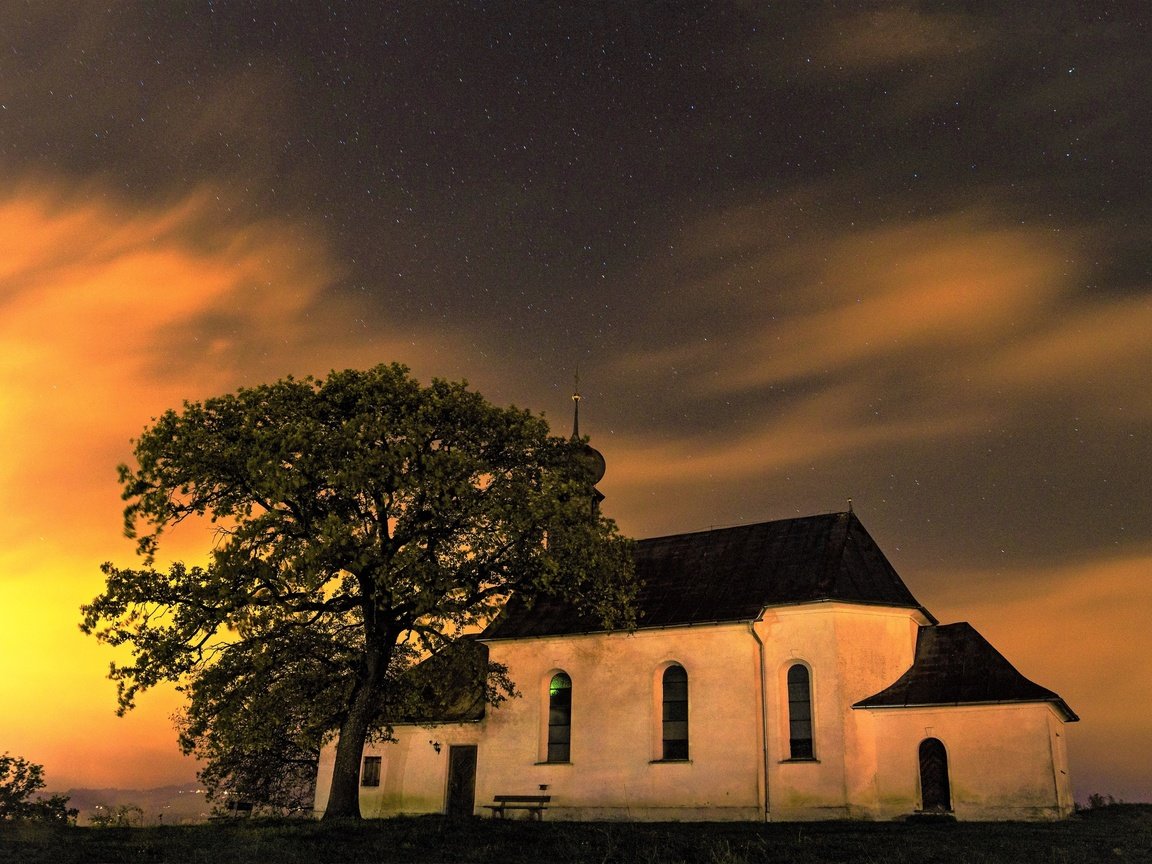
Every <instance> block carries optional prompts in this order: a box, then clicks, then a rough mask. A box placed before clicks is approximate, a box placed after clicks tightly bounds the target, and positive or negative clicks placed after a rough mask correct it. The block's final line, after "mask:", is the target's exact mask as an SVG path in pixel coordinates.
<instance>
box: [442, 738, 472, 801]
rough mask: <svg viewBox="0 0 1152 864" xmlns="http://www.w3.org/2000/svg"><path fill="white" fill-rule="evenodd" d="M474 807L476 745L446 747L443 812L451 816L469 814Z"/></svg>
mask: <svg viewBox="0 0 1152 864" xmlns="http://www.w3.org/2000/svg"><path fill="white" fill-rule="evenodd" d="M475 809H476V745H475V744H463V745H456V744H454V745H452V746H450V747H449V748H448V795H447V800H446V801H445V803H444V812H445V813H447V814H448V815H449V816H451V817H453V818H459V817H461V816H471V815H472V814H473V812H474V811H475Z"/></svg>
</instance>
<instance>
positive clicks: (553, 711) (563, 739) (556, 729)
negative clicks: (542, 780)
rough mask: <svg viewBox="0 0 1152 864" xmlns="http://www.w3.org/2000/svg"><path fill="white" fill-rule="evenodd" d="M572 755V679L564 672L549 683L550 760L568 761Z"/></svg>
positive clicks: (557, 674) (553, 677) (559, 673)
mask: <svg viewBox="0 0 1152 864" xmlns="http://www.w3.org/2000/svg"><path fill="white" fill-rule="evenodd" d="M571 756H572V679H571V678H569V677H568V676H567V675H566V674H565V673H564V672H557V673H556V674H555V675H553V676H552V682H551V683H550V684H549V685H548V761H549V762H568V761H570V760H571Z"/></svg>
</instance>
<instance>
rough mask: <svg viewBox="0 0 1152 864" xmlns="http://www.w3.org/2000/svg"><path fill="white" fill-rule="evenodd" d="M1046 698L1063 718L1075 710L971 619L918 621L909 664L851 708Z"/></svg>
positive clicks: (1072, 718)
mask: <svg viewBox="0 0 1152 864" xmlns="http://www.w3.org/2000/svg"><path fill="white" fill-rule="evenodd" d="M1010 702H1051V703H1053V704H1054V705H1055V707H1056V708H1057V710H1059V711H1060V712H1062V713H1063V714H1064V716H1065V719H1066V720H1068V721H1069V722H1075V721H1076V720H1079V719H1080V718H1079V717H1077V716H1076V712H1074V711H1073V710H1072V709H1071V708H1069V707H1068V704H1067V703H1066V702H1065V701H1064V700H1063V699H1061V698H1060V697H1059V696H1058V695H1057V694H1055V693H1053V692H1052V691H1051V690H1048V689H1047V688H1045V687H1041V686H1040V685H1039V684H1035V683H1033V682H1032V681H1029V680H1028V679H1027V678H1025V677H1024V676H1023V675H1021V674H1020V673H1019V672H1018V671H1016V667H1015V666H1013V665H1012V664H1011V663H1010V662H1008V660H1007V659H1006V658H1005V657H1004V655H1003V654H1001V653H1000V652H999V651H997V650H996V649H995V648H993V647H992V645H991V644H990V643H989V642H988V640H987V639H985V638H984V637H983V636H981V635H980V634H979V633H978V632H977V631H976V628H974V627H973V626H972V625H971V624H969V623H968V622H966V621H961V622H959V623H957V624H938V625H935V626H931V627H921V628H920V631H919V633H918V635H917V637H916V654H915V657H914V658H913V661H912V666H911V668H909V669H908V671H907V672H905V673H904V674H903V675H901V676H900V678H898V679H897V680H896V682H895V683H894V684H892V686H890V687H887V688H885V689H883V690H881V691H880V692H879V693H877V694H875V695H874V696H869V697H868V698H867V699H861V700H860V701H859V702H857V703H856V704H855V705H853V706H852V707H853V708H911V707H919V706H932V705H986V704H990V703H1010Z"/></svg>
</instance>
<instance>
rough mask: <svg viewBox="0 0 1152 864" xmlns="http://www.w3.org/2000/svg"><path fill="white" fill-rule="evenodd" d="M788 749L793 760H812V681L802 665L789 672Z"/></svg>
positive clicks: (793, 667) (792, 668)
mask: <svg viewBox="0 0 1152 864" xmlns="http://www.w3.org/2000/svg"><path fill="white" fill-rule="evenodd" d="M788 747H789V750H790V757H791V758H792V759H811V758H812V757H813V749H812V681H811V677H810V676H809V674H808V669H807V668H806V667H804V666H801V665H800V664H797V665H795V666H792V667H791V668H790V669H789V670H788Z"/></svg>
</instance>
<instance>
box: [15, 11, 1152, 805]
mask: <svg viewBox="0 0 1152 864" xmlns="http://www.w3.org/2000/svg"><path fill="white" fill-rule="evenodd" d="M210 5H211V4H207V5H205V6H204V8H203V9H201V8H200V7H196V8H194V9H193V8H191V7H189V8H188V9H186V10H185V12H184V13H181V14H177V13H176V12H175V11H172V10H169V9H166V8H164V9H161V8H157V9H148V10H145V9H143V8H142V7H141V6H140V5H139V4H132V3H113V4H111V5H110V7H109V8H108V9H106V10H97V9H95V8H86V9H84V10H83V11H82V12H80V13H77V14H76V15H75V20H72V17H71V16H72V15H73V13H72V11H71V7H70V5H69V4H65V3H61V2H55V0H47V2H45V3H43V4H42V8H37V9H30V10H27V9H23V8H22V11H21V12H20V14H19V15H16V14H15V12H14V11H13V10H9V13H8V14H9V15H11V16H12V17H13V21H14V22H15V23H14V25H13V29H12V33H11V35H10V39H12V40H14V45H15V46H16V47H17V48H18V49H19V50H12V51H9V52H6V53H5V56H4V57H3V58H2V59H0V81H5V82H10V86H9V88H8V89H9V91H10V92H4V93H0V166H2V167H3V169H4V170H3V172H2V174H0V176H2V177H3V178H4V180H3V182H2V184H0V507H2V510H3V512H4V514H5V518H4V520H3V522H2V523H0V672H2V674H0V752H3V751H8V752H11V753H13V754H15V755H20V756H23V757H25V758H27V759H30V760H32V761H34V762H38V763H42V764H44V765H45V768H46V776H47V780H48V783H49V787H50V788H51V789H53V790H64V789H67V788H69V787H79V786H88V787H104V786H119V787H125V788H139V787H146V786H152V785H163V784H168V783H175V782H192V781H193V780H194V777H195V771H196V766H195V764H194V763H193V762H192V761H191V760H190V759H187V758H185V757H182V756H181V755H180V754H179V752H178V749H177V746H176V735H175V732H174V730H173V728H172V723H171V720H170V717H171V715H172V714H173V713H174V712H175V711H176V710H178V708H179V706H180V704H181V703H180V697H179V694H178V693H176V692H174V690H173V689H172V688H164V689H161V690H159V691H157V692H155V693H151V692H150V693H147V694H145V695H144V696H143V697H141V699H140V700H139V707H138V708H137V709H136V710H135V711H134V712H131V713H130V714H129V716H127V717H125V718H117V717H116V716H115V713H114V712H115V707H116V704H115V685H114V684H113V683H112V682H110V681H108V680H107V678H106V675H107V670H108V664H109V662H110V661H111V659H112V653H111V650H110V649H108V648H106V647H105V646H102V645H100V644H99V643H97V641H96V640H95V639H92V638H91V637H86V636H84V635H82V634H81V633H80V631H79V629H78V624H79V620H80V611H79V607H80V605H81V604H83V603H86V602H89V601H90V600H91V599H92V598H93V597H94V596H95V595H96V594H97V593H98V592H99V591H100V589H101V585H102V575H101V573H100V570H99V567H100V564H101V563H103V562H104V561H114V562H115V563H117V564H118V565H122V566H130V565H131V564H132V562H133V561H134V560H137V559H135V556H134V549H133V544H132V542H131V541H130V540H128V539H126V538H125V537H124V536H123V533H122V530H123V525H122V509H123V502H122V501H121V499H120V488H119V486H118V484H117V480H116V466H117V465H118V464H119V463H122V462H126V461H129V460H130V459H131V454H132V439H133V438H134V437H136V436H137V435H139V434H140V432H141V430H142V429H143V428H145V426H146V425H147V424H148V423H149V421H150V419H151V418H153V417H155V416H157V415H159V414H160V413H161V412H163V411H165V410H167V409H169V408H178V407H179V406H180V405H181V404H182V403H183V402H184V401H185V400H201V399H204V398H207V397H210V396H214V395H218V394H222V393H227V392H231V391H234V390H235V389H236V388H238V387H241V386H249V385H255V384H259V383H264V382H270V381H274V380H277V379H280V378H283V377H285V376H287V375H293V376H297V377H303V376H307V375H314V376H324V375H326V374H327V373H328V372H329V371H330V370H332V369H343V368H367V367H369V366H372V365H375V364H376V363H381V362H392V361H396V362H401V363H405V364H407V365H409V366H410V367H411V368H412V370H413V373H414V374H415V375H416V376H417V377H418V378H420V379H421V380H423V381H428V380H429V379H431V378H432V377H444V378H449V379H454V380H456V379H467V380H468V381H469V382H470V384H471V385H472V386H473V387H475V389H477V390H479V391H480V392H481V393H483V394H484V395H485V396H486V397H487V398H488V399H490V400H491V401H493V402H496V403H499V404H516V405H520V406H523V407H528V408H530V409H532V410H534V411H543V412H545V413H546V414H547V416H548V418H549V421H550V422H551V424H552V428H553V430H554V431H555V432H557V433H560V434H564V433H566V432H567V430H568V429H569V428H570V423H571V416H570V414H569V412H570V410H571V402H570V401H569V398H568V397H569V395H570V388H571V384H572V380H573V375H574V372H575V369H576V367H577V366H578V367H579V374H580V381H581V385H582V392H583V395H584V401H583V403H582V405H581V431H583V432H585V433H586V434H590V436H591V439H592V442H593V443H594V445H595V446H596V447H597V448H598V449H599V450H600V451H601V452H602V453H603V454H604V456H605V459H606V461H607V475H606V477H605V479H604V481H603V482H602V484H601V485H600V488H601V490H602V491H603V492H604V493H605V495H606V496H607V498H606V500H605V502H604V510H605V513H606V514H607V515H609V516H611V517H613V518H615V519H616V520H617V522H618V523H619V525H620V527H621V529H622V531H623V532H624V533H626V534H628V535H631V536H635V537H645V536H655V535H661V534H669V533H677V532H685V531H693V530H699V529H705V528H708V527H710V526H718V525H726V524H736V523H748V522H758V521H763V520H767V519H775V518H786V517H790V516H795V515H806V514H809V513H815V512H825V511H831V510H840V509H846V507H847V503H846V502H847V500H848V498H851V499H852V501H853V507H854V509H855V511H856V513H857V514H858V515H859V516H860V518H861V520H862V521H863V523H864V524H865V526H866V527H867V528H868V530H869V532H870V533H871V534H872V536H873V537H874V538H875V539H876V541H877V543H878V544H879V546H880V547H881V549H883V550H884V552H885V553H886V554H887V555H888V557H889V558H890V560H891V561H892V563H893V564H894V565H895V567H896V569H897V570H898V572H899V573H900V575H901V577H902V578H903V579H904V581H905V583H906V584H907V585H908V587H909V588H910V590H911V591H912V592H913V594H914V595H915V596H916V597H917V599H918V600H919V601H920V602H922V603H923V604H924V605H925V606H926V607H927V608H928V609H929V610H930V611H932V612H933V613H934V614H935V615H936V616H937V617H938V618H940V619H941V621H948V622H950V621H957V620H966V621H970V622H971V623H972V625H973V626H974V627H976V628H977V629H978V630H979V631H980V632H981V633H982V634H983V635H985V636H986V637H987V638H988V640H989V641H990V642H991V643H992V644H993V645H995V646H996V648H997V649H998V650H1000V651H1001V652H1002V653H1003V654H1004V655H1005V656H1007V657H1008V658H1009V659H1010V660H1011V661H1012V662H1013V663H1014V664H1015V665H1016V666H1017V668H1018V669H1019V670H1020V671H1021V672H1022V673H1023V674H1024V675H1026V676H1027V677H1029V678H1031V679H1032V680H1034V681H1036V682H1037V683H1039V684H1041V685H1043V686H1045V687H1048V688H1050V689H1052V690H1055V691H1056V692H1058V693H1059V694H1060V695H1061V696H1062V697H1063V698H1064V699H1065V700H1066V701H1067V702H1068V703H1069V705H1071V706H1072V708H1073V709H1074V710H1075V711H1076V712H1077V713H1078V714H1079V715H1080V717H1081V718H1082V722H1081V723H1079V724H1076V725H1074V726H1073V727H1071V728H1070V732H1071V736H1072V738H1071V744H1070V755H1071V764H1072V779H1073V783H1074V786H1075V789H1076V794H1077V798H1078V799H1080V800H1083V799H1085V798H1086V797H1087V795H1088V794H1089V793H1092V792H1099V793H1102V794H1113V795H1116V796H1117V797H1120V798H1124V799H1126V800H1152V774H1150V772H1149V770H1148V768H1147V766H1145V765H1144V764H1142V761H1141V759H1139V758H1134V754H1144V753H1147V752H1150V751H1152V721H1150V720H1149V719H1148V718H1147V716H1146V712H1144V711H1143V707H1144V706H1145V705H1146V704H1148V702H1149V700H1150V699H1152V683H1149V682H1152V635H1149V633H1148V632H1147V628H1146V627H1145V626H1144V618H1145V617H1146V616H1147V613H1148V610H1149V609H1152V588H1150V587H1149V586H1150V585H1152V580H1149V579H1148V574H1149V573H1150V572H1152V499H1149V496H1148V495H1147V491H1146V490H1147V485H1148V476H1147V475H1148V470H1149V469H1148V465H1149V464H1152V383H1150V381H1149V374H1148V370H1149V369H1152V339H1149V338H1148V336H1149V334H1150V333H1152V271H1150V270H1149V266H1148V261H1147V231H1148V226H1149V224H1152V219H1150V215H1152V213H1150V208H1152V205H1150V204H1149V201H1150V200H1152V199H1150V198H1149V197H1148V194H1147V192H1148V186H1149V182H1148V181H1149V179H1150V178H1149V170H1148V168H1147V167H1146V162H1147V160H1146V154H1145V153H1144V152H1143V149H1142V148H1143V146H1144V142H1145V140H1146V137H1147V132H1148V125H1149V119H1148V118H1149V117H1152V106H1150V105H1149V101H1150V99H1152V97H1150V96H1149V94H1148V93H1147V92H1146V90H1147V88H1146V86H1145V85H1144V81H1145V80H1146V76H1144V75H1143V73H1144V71H1145V70H1147V69H1148V67H1149V65H1152V61H1150V60H1149V58H1148V57H1147V56H1146V53H1147V52H1146V51H1144V50H1143V48H1142V43H1141V40H1140V39H1139V38H1138V37H1137V36H1135V35H1133V34H1134V33H1139V32H1144V33H1145V34H1146V32H1147V27H1148V26H1152V16H1148V14H1147V13H1139V12H1138V13H1135V15H1136V16H1137V17H1136V19H1135V20H1121V19H1116V20H1114V19H1113V18H1111V17H1109V16H1107V15H1101V16H1100V17H1091V16H1087V17H1084V16H1082V17H1080V18H1077V17H1076V16H1075V13H1074V11H1073V10H1072V6H1071V5H1069V6H1068V8H1067V9H1065V7H1064V5H1063V4H1056V7H1058V8H1057V9H1056V10H1052V9H1051V8H1050V7H1049V6H1048V5H1047V4H1045V5H1043V6H1041V5H1039V4H1024V6H1025V7H1029V8H1030V9H1031V13H1035V14H1026V13H1024V12H1018V13H1012V14H1009V13H1005V14H1004V17H991V16H984V15H981V14H978V13H974V12H965V13H961V12H948V13H944V12H932V11H924V10H922V9H921V8H920V7H919V6H913V5H911V4H908V5H905V4H896V5H895V6H889V5H884V7H883V8H881V7H876V8H873V7H872V6H871V5H869V4H861V6H860V8H859V10H857V11H855V12H849V13H845V12H838V11H836V10H834V9H832V8H831V7H827V8H825V7H824V6H823V4H812V6H813V8H812V9H808V8H807V7H806V4H796V5H797V7H801V6H804V8H790V9H787V10H767V9H765V10H759V9H758V8H756V6H755V4H746V3H738V2H732V3H722V4H715V5H707V6H706V8H705V7H701V8H700V9H697V10H694V11H690V10H687V9H665V8H663V7H661V6H653V7H651V8H649V7H645V8H644V9H643V10H640V9H637V10H632V11H630V12H623V11H621V12H619V13H615V12H603V13H602V14H595V13H594V12H593V11H592V10H591V9H577V8H572V9H567V10H566V11H561V10H551V11H548V12H544V11H541V12H540V13H539V14H538V16H537V17H533V16H531V15H528V14H527V13H525V12H524V11H523V10H521V9H519V8H517V7H516V6H515V5H510V6H507V7H504V6H498V7H494V8H493V9H489V10H481V9H479V8H472V7H471V6H469V5H468V4H455V3H445V4H436V3H434V4H432V7H435V8H431V7H430V8H429V9H428V10H416V9H406V10H400V9H379V10H377V9H373V10H370V11H369V10H367V9H365V10H363V11H360V12H341V11H339V10H328V9H325V10H323V11H314V12H310V13H307V14H305V13H304V12H298V13H292V14H291V15H288V14H287V13H285V15H286V17H285V16H282V18H281V20H277V21H275V22H274V21H272V19H271V17H269V16H267V15H265V14H263V13H255V12H254V13H252V14H251V15H249V16H247V18H246V17H245V16H242V15H238V13H235V12H234V11H228V10H223V9H216V11H212V10H211V9H210V8H209V7H210ZM1039 10H1044V11H1043V16H1041V17H1044V18H1045V19H1046V20H1044V21H1041V20H1036V18H1037V16H1039ZM269 14H270V13H269ZM17 19H18V20H17ZM1073 21H1074V23H1075V26H1073ZM65 22H68V23H67V26H65ZM1141 28H1143V30H1141ZM566 37H571V38H566ZM1021 46H1025V47H1027V48H1028V51H1030V52H1031V53H1027V52H1025V51H1024V49H1023V48H1022V47H1021ZM11 82H17V83H15V84H12V83H11ZM211 542H212V537H211V534H210V532H209V531H208V530H207V529H206V528H205V527H204V526H186V527H185V528H182V529H181V530H179V531H177V532H175V533H173V534H172V536H170V537H169V536H166V537H165V538H164V539H163V540H162V542H161V547H160V549H161V558H162V559H163V560H165V561H171V560H181V559H183V560H189V561H197V560H202V559H203V558H204V556H205V555H206V554H207V551H208V550H209V549H210V548H211Z"/></svg>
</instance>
